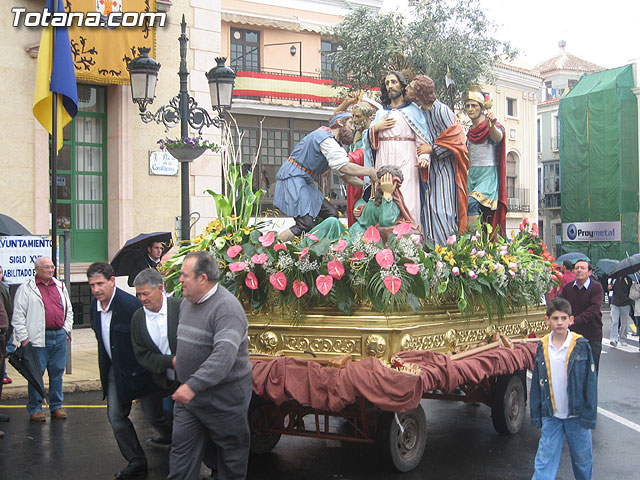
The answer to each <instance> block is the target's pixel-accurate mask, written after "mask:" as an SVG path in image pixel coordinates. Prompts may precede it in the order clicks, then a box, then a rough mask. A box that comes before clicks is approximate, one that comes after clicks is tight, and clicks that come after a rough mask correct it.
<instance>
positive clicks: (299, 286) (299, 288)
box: [293, 280, 309, 298]
mask: <svg viewBox="0 0 640 480" xmlns="http://www.w3.org/2000/svg"><path fill="white" fill-rule="evenodd" d="M308 291H309V287H308V286H307V284H306V283H304V282H302V281H300V280H294V281H293V293H294V294H295V296H296V297H298V298H300V297H301V296H303V295H304V294H305V293H307V292H308Z"/></svg>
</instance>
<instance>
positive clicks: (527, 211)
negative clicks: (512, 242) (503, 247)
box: [461, 62, 542, 236]
mask: <svg viewBox="0 0 640 480" xmlns="http://www.w3.org/2000/svg"><path fill="white" fill-rule="evenodd" d="M493 74H494V79H493V80H492V81H491V82H483V83H482V84H481V87H482V91H483V93H484V94H485V97H486V96H488V97H489V99H490V100H491V101H492V102H493V106H492V108H491V111H492V112H493V113H494V114H495V115H496V117H497V119H498V122H500V123H501V124H502V125H503V126H504V128H505V149H506V171H507V172H506V175H507V178H506V183H507V222H506V223H507V225H506V227H507V235H508V236H514V235H515V234H516V233H517V232H518V231H519V226H520V224H521V223H522V220H523V219H524V218H529V219H530V220H531V221H533V222H535V221H537V220H538V200H537V195H538V194H537V189H538V177H537V157H536V134H535V129H534V125H535V119H536V115H537V113H536V94H537V92H538V90H539V89H540V85H541V81H542V80H541V78H540V77H539V76H538V75H537V74H536V73H535V72H533V71H531V70H529V69H527V68H524V67H521V66H517V65H514V64H510V63H506V62H500V63H498V64H497V65H496V66H495V68H494V70H493ZM461 116H462V114H461ZM463 118H465V117H463ZM469 124H470V122H469Z"/></svg>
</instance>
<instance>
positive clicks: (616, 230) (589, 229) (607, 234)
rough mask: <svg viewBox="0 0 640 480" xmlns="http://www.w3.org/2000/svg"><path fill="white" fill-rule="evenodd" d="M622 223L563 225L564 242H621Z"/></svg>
mask: <svg viewBox="0 0 640 480" xmlns="http://www.w3.org/2000/svg"><path fill="white" fill-rule="evenodd" d="M621 230H622V226H621V223H620V222H576V223H563V224H562V241H563V242H619V241H620V238H621V236H620V234H621Z"/></svg>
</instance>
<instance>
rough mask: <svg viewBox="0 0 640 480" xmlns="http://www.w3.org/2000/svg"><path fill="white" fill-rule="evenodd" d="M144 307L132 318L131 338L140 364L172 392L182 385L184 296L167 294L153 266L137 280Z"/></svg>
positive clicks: (135, 284) (139, 296)
mask: <svg viewBox="0 0 640 480" xmlns="http://www.w3.org/2000/svg"><path fill="white" fill-rule="evenodd" d="M133 285H134V287H135V288H136V296H137V297H138V300H140V301H141V302H142V308H140V309H138V310H136V312H135V313H134V314H133V317H132V318H131V341H132V343H133V351H134V353H135V355H136V359H137V360H138V363H140V365H142V366H143V367H144V368H146V369H147V370H148V371H150V372H151V374H152V375H153V380H154V381H155V382H156V384H157V385H158V386H159V387H160V388H161V389H162V390H164V391H165V393H166V395H169V394H171V393H173V392H174V391H175V389H176V388H178V386H179V385H180V384H179V383H178V381H177V380H176V375H175V369H174V364H173V362H174V359H175V356H176V344H177V342H178V333H177V331H178V317H179V316H180V303H181V302H182V299H181V298H175V297H167V296H166V294H165V292H164V286H163V281H162V275H160V273H159V272H158V271H156V270H152V269H150V268H148V269H146V270H143V271H141V272H140V273H139V274H138V275H137V276H136V278H135V280H134V281H133Z"/></svg>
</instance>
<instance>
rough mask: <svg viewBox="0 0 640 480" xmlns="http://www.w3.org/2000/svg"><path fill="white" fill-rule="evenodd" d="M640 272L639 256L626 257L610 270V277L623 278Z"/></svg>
mask: <svg viewBox="0 0 640 480" xmlns="http://www.w3.org/2000/svg"><path fill="white" fill-rule="evenodd" d="M637 271H640V256H636V255H634V256H631V257H627V258H625V259H624V260H620V263H619V264H617V265H616V266H615V267H613V270H611V275H610V276H611V277H624V276H625V275H631V274H632V273H635V272H637Z"/></svg>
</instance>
